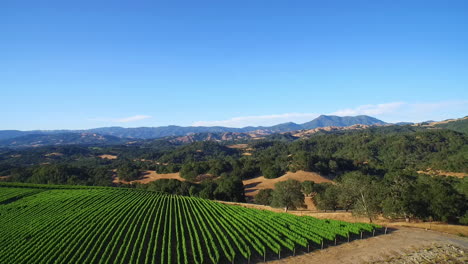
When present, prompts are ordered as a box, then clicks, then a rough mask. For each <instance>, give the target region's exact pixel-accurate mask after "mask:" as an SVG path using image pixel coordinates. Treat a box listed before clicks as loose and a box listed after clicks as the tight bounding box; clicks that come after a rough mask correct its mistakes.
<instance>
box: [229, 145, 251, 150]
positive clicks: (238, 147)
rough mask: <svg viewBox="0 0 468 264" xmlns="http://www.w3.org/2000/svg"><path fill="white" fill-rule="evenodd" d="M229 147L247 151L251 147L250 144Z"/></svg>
mask: <svg viewBox="0 0 468 264" xmlns="http://www.w3.org/2000/svg"><path fill="white" fill-rule="evenodd" d="M227 147H228V148H232V149H246V148H248V147H249V144H234V145H229V146H227Z"/></svg>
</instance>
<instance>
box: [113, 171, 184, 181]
mask: <svg viewBox="0 0 468 264" xmlns="http://www.w3.org/2000/svg"><path fill="white" fill-rule="evenodd" d="M161 179H176V180H179V181H185V179H184V178H182V177H180V174H179V173H178V172H177V173H165V174H161V173H157V172H156V171H152V170H147V171H143V172H142V173H141V177H140V179H139V180H135V181H131V182H127V181H121V180H119V177H115V178H114V180H113V182H114V183H125V184H128V183H143V184H146V183H150V182H152V181H157V180H161Z"/></svg>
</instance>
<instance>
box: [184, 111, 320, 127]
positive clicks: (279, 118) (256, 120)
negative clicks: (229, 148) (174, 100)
mask: <svg viewBox="0 0 468 264" xmlns="http://www.w3.org/2000/svg"><path fill="white" fill-rule="evenodd" d="M317 116H319V115H318V114H315V113H286V114H277V115H261V116H240V117H233V118H230V119H227V120H218V121H197V122H194V123H193V124H192V126H226V127H245V126H250V125H254V126H271V125H277V124H280V123H285V122H296V123H303V122H307V121H310V120H312V119H314V118H316V117H317Z"/></svg>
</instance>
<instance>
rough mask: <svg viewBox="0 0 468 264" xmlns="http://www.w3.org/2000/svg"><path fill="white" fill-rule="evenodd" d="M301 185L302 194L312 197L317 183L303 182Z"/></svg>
mask: <svg viewBox="0 0 468 264" xmlns="http://www.w3.org/2000/svg"><path fill="white" fill-rule="evenodd" d="M301 185H302V192H303V193H304V194H305V195H306V196H310V195H311V194H312V193H313V192H314V185H315V182H313V181H303V182H302V184H301Z"/></svg>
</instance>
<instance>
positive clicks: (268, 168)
mask: <svg viewBox="0 0 468 264" xmlns="http://www.w3.org/2000/svg"><path fill="white" fill-rule="evenodd" d="M260 168H261V170H262V174H263V176H264V177H265V178H267V179H274V178H278V177H279V176H281V175H282V174H283V173H284V171H283V170H282V169H281V168H280V167H279V166H278V165H276V164H263V165H262V166H261V167H260Z"/></svg>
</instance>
